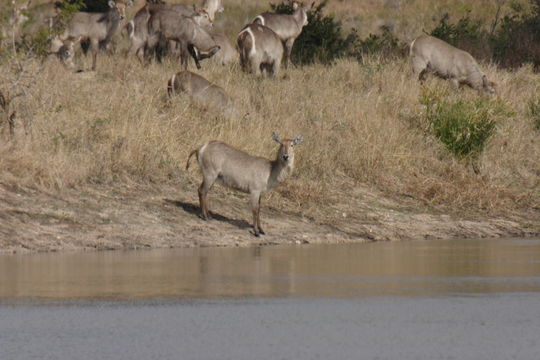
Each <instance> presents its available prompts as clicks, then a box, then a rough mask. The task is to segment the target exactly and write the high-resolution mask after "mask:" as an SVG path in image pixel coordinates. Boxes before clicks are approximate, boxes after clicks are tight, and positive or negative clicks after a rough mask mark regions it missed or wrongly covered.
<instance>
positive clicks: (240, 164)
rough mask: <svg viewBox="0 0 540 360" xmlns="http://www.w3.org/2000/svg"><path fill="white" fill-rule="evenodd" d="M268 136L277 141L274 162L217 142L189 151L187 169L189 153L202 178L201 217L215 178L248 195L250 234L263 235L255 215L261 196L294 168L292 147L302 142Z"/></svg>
mask: <svg viewBox="0 0 540 360" xmlns="http://www.w3.org/2000/svg"><path fill="white" fill-rule="evenodd" d="M272 139H274V141H275V142H277V143H278V144H280V147H279V150H278V153H277V157H276V159H275V160H274V161H270V160H268V159H265V158H262V157H257V156H252V155H249V154H248V153H245V152H243V151H241V150H238V149H236V148H234V147H232V146H229V145H227V144H225V143H222V142H220V141H210V142H207V143H205V144H204V145H203V146H201V147H200V148H199V149H196V150H193V151H192V152H191V153H190V154H189V157H188V160H187V163H186V171H187V170H188V169H189V161H190V159H191V156H193V155H194V154H196V156H197V161H198V162H199V167H200V168H201V171H202V175H203V181H202V183H201V185H200V186H199V203H200V206H201V216H202V218H203V219H205V220H207V219H209V218H210V214H209V212H208V199H207V195H208V191H209V190H210V189H211V188H212V185H214V182H215V181H216V180H219V181H220V182H221V183H222V184H223V185H225V186H228V187H231V188H234V189H237V190H240V191H242V192H245V193H249V194H250V198H251V211H252V213H253V233H254V235H255V236H259V235H260V234H263V235H264V231H263V229H262V227H261V220H260V217H259V210H260V206H261V195H263V194H264V193H266V192H267V191H269V190H272V189H273V188H275V187H276V186H277V185H279V183H281V182H283V181H284V180H285V179H286V178H287V177H288V176H289V175H290V174H291V173H292V171H293V168H294V147H295V146H296V145H298V144H300V143H301V142H302V139H303V138H302V136H297V137H296V138H295V139H294V140H280V138H279V136H278V135H277V134H276V133H272Z"/></svg>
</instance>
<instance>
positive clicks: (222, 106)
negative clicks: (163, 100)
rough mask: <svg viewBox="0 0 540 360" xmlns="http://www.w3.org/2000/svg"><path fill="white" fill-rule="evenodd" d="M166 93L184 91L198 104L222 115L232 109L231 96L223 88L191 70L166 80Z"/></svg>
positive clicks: (171, 93)
mask: <svg viewBox="0 0 540 360" xmlns="http://www.w3.org/2000/svg"><path fill="white" fill-rule="evenodd" d="M167 93H168V95H169V97H171V96H172V95H173V94H175V93H185V94H187V95H188V96H189V97H190V98H191V99H192V100H193V102H195V103H196V104H198V105H199V106H202V107H205V108H208V109H211V110H214V111H216V112H220V113H222V114H223V115H230V113H231V112H232V109H233V105H232V101H231V98H230V97H229V95H227V93H226V92H225V90H223V88H221V87H220V86H217V85H216V84H212V83H211V82H210V81H208V80H206V79H205V78H204V77H202V76H200V75H197V74H194V73H192V72H191V71H181V72H179V73H176V74H174V75H173V76H172V77H171V78H170V79H169V81H168V82H167Z"/></svg>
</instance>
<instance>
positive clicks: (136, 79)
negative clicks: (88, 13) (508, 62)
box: [0, 56, 540, 211]
mask: <svg viewBox="0 0 540 360" xmlns="http://www.w3.org/2000/svg"><path fill="white" fill-rule="evenodd" d="M204 65H205V66H204V70H203V72H202V75H204V76H205V77H207V78H208V79H209V80H211V81H214V82H216V83H218V84H220V85H221V86H223V87H224V88H225V89H226V90H227V91H228V92H229V93H230V95H231V96H232V98H233V99H235V102H236V107H237V110H238V115H237V116H234V117H232V118H224V117H220V116H218V115H216V114H209V113H207V112H205V111H204V110H202V109H198V108H196V107H194V106H192V105H190V104H189V102H188V101H187V100H186V99H183V98H175V99H174V100H173V101H172V102H168V101H167V99H166V96H165V93H166V88H165V85H166V81H167V79H168V78H169V77H170V75H171V74H172V73H174V72H175V71H177V70H178V68H177V65H175V64H173V63H171V62H168V63H165V64H153V65H151V66H149V67H147V68H143V67H142V66H140V65H139V64H138V62H137V61H135V60H134V59H126V58H123V57H121V56H112V57H104V56H101V57H100V59H99V69H100V70H99V71H98V72H97V73H80V74H75V73H69V72H66V70H65V69H64V68H63V67H62V66H61V65H60V64H58V63H57V62H55V61H51V62H47V63H45V65H44V67H45V68H44V70H43V71H42V72H41V73H40V74H39V75H38V77H37V78H36V79H35V84H34V86H33V88H32V92H31V95H29V96H28V97H27V98H26V99H25V101H26V102H27V104H26V105H27V107H28V115H27V116H31V117H32V119H33V120H32V124H33V127H32V133H31V136H30V135H24V132H23V131H22V129H19V131H18V132H17V139H16V142H7V143H4V144H3V146H2V147H1V148H0V169H1V173H0V179H1V180H0V181H2V182H4V183H8V184H11V185H15V184H24V185H28V186H38V187H43V188H57V189H62V188H65V187H74V186H75V187H76V186H78V185H81V184H85V183H89V182H90V183H93V182H97V183H110V182H130V181H151V182H155V183H160V182H173V183H180V184H181V183H184V184H185V183H191V182H193V181H198V177H199V175H197V174H196V173H195V172H193V173H191V174H186V173H184V171H183V167H184V164H185V160H186V158H187V155H188V153H189V151H190V150H192V149H194V148H195V147H197V146H199V145H201V144H202V143H203V142H205V141H207V140H210V139H220V140H222V141H225V142H228V143H231V144H233V145H235V146H237V147H239V148H242V149H245V150H246V151H248V152H250V153H252V154H257V155H261V156H266V157H271V156H273V153H274V152H275V148H276V146H275V143H273V142H272V140H271V137H270V134H271V132H272V131H277V132H279V133H280V134H281V135H282V136H283V137H293V136H296V135H298V134H302V135H303V136H304V138H305V141H304V143H303V144H302V145H301V147H299V149H298V160H297V164H298V165H297V171H296V174H295V175H294V177H293V178H292V179H291V180H290V181H289V183H288V185H286V186H284V187H282V188H281V190H279V191H278V195H275V196H273V197H272V201H274V202H280V201H287V203H288V204H289V205H292V206H294V205H295V204H296V206H294V207H297V208H300V207H304V208H305V209H315V208H320V207H321V205H324V204H328V203H335V202H346V201H347V192H349V191H350V184H351V182H352V183H353V184H359V185H360V184H363V185H368V186H370V187H374V188H377V189H379V190H382V191H384V192H385V193H387V194H388V195H406V196H408V197H412V198H414V199H417V200H420V201H422V202H424V203H427V204H430V205H433V206H436V207H444V208H446V209H454V210H456V211H457V210H460V209H465V210H469V211H476V210H497V211H512V210H513V209H519V208H526V207H528V206H538V203H539V199H540V192H539V189H540V184H539V181H538V179H539V177H538V175H539V174H540V162H538V159H539V158H540V145H539V142H538V132H535V131H534V130H533V124H532V121H531V120H530V119H529V118H528V117H527V107H526V101H527V100H528V98H524V96H523V94H535V93H536V94H537V93H538V92H539V90H540V77H539V76H538V75H537V74H533V73H532V71H531V69H530V68H523V69H521V70H520V71H518V72H517V73H507V72H504V71H498V70H497V69H495V68H489V69H488V73H489V75H490V77H491V78H493V79H494V80H495V81H497V82H498V83H499V84H500V90H501V91H500V93H501V94H500V96H501V98H502V99H503V101H505V102H506V104H507V106H508V107H509V108H511V109H514V114H515V115H514V116H513V117H512V118H508V119H504V121H502V122H501V123H500V124H499V126H498V128H497V131H496V134H495V136H494V137H493V138H492V139H491V141H490V142H489V144H488V147H487V149H486V150H485V152H484V153H483V154H482V156H481V158H480V166H481V169H482V175H481V176H477V175H475V174H474V172H473V171H472V169H471V168H470V167H469V166H468V165H467V164H466V163H464V162H460V161H458V160H456V159H454V158H453V157H452V156H451V155H449V154H448V153H447V152H446V150H445V149H444V148H443V147H442V146H441V145H440V143H439V142H438V141H437V140H436V139H434V138H432V137H430V136H426V135H425V134H424V133H422V132H420V131H418V129H417V128H416V127H414V126H412V125H411V123H414V122H415V121H417V120H416V119H418V118H421V117H422V115H423V109H422V107H421V105H420V104H419V96H420V94H421V88H420V85H419V84H418V83H417V81H416V80H415V79H414V78H413V77H412V75H411V74H410V70H409V66H408V64H407V63H406V62H405V61H395V62H389V63H385V62H382V61H379V60H377V59H371V60H369V61H368V62H366V63H364V64H358V63H356V62H354V61H347V60H343V61H340V62H338V63H337V64H336V65H335V66H333V67H323V66H321V65H314V66H310V67H304V68H297V69H290V70H289V71H287V72H286V73H284V74H282V76H280V77H279V78H278V79H274V80H273V79H262V78H255V77H253V76H250V75H246V74H243V73H241V72H240V71H239V69H238V68H237V67H231V68H227V67H221V66H215V65H212V64H210V63H206V64H204ZM427 86H429V87H446V86H447V85H446V84H445V83H444V82H443V81H441V80H438V79H431V80H430V81H428V83H427ZM451 96H453V97H456V98H459V97H461V98H470V97H475V96H477V95H476V93H475V92H473V91H472V90H468V89H466V90H464V91H462V92H460V93H452V92H451ZM246 113H247V114H248V115H244V114H246Z"/></svg>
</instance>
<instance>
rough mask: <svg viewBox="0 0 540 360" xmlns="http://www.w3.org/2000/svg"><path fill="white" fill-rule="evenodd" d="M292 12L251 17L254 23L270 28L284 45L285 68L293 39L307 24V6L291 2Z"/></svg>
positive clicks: (267, 13) (268, 13)
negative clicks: (290, 13) (289, 13)
mask: <svg viewBox="0 0 540 360" xmlns="http://www.w3.org/2000/svg"><path fill="white" fill-rule="evenodd" d="M293 10H294V13H293V14H292V15H287V14H275V13H270V12H266V13H264V14H261V15H259V16H257V17H256V18H255V19H253V23H254V24H261V25H264V26H266V27H269V28H270V29H272V30H273V31H274V32H275V33H276V34H277V36H279V38H280V39H281V41H282V42H283V46H284V47H285V68H287V67H288V66H289V58H290V56H291V51H292V47H293V44H294V41H295V40H296V38H297V37H298V36H300V34H301V33H302V28H303V27H304V26H306V25H307V24H308V17H307V11H308V8H307V6H304V5H302V6H300V5H298V3H297V2H293Z"/></svg>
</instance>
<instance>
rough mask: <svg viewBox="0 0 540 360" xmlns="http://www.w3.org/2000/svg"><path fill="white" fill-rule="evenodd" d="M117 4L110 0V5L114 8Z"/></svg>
mask: <svg viewBox="0 0 540 360" xmlns="http://www.w3.org/2000/svg"><path fill="white" fill-rule="evenodd" d="M115 5H116V3H115V2H114V0H110V1H109V7H111V8H113V7H114V6H115Z"/></svg>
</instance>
